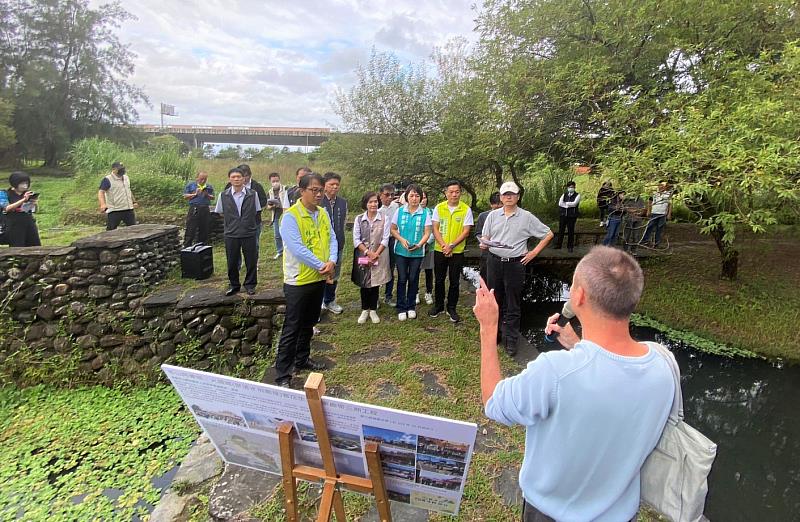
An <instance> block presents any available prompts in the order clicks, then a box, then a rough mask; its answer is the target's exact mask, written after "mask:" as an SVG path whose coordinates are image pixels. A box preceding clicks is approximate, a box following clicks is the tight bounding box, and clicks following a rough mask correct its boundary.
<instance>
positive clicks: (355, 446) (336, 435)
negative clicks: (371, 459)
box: [295, 422, 362, 453]
mask: <svg viewBox="0 0 800 522" xmlns="http://www.w3.org/2000/svg"><path fill="white" fill-rule="evenodd" d="M295 426H296V427H297V433H299V434H300V438H301V439H303V440H304V441H306V442H317V432H316V431H315V430H314V426H311V425H309V424H303V423H302V422H297V423H295ZM328 439H329V440H330V441H331V446H333V447H334V448H336V449H340V450H344V451H354V452H359V453H360V452H361V451H362V450H361V437H359V436H358V435H354V434H352V433H345V432H343V431H336V430H332V429H328Z"/></svg>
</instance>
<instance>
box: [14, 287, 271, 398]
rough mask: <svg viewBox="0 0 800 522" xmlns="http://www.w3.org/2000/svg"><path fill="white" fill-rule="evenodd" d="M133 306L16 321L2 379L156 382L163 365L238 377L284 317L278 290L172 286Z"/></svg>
mask: <svg viewBox="0 0 800 522" xmlns="http://www.w3.org/2000/svg"><path fill="white" fill-rule="evenodd" d="M131 303H135V304H136V308H134V309H133V310H111V309H110V308H109V307H108V306H104V305H100V306H96V307H95V306H91V305H88V304H86V303H83V302H82V301H73V302H71V303H70V305H69V306H70V310H71V312H70V313H69V314H68V315H66V316H64V317H61V318H60V319H54V320H49V321H48V320H43V319H41V318H37V319H36V320H34V321H33V322H31V323H28V324H25V325H23V324H17V325H16V326H15V327H14V328H13V330H12V331H11V332H8V333H7V334H6V335H5V336H3V338H2V342H1V343H0V376H2V377H3V378H4V379H5V380H10V381H13V382H16V383H18V384H23V385H27V384H35V383H36V380H37V379H41V378H42V377H46V375H47V374H45V375H39V374H33V376H32V374H31V373H30V372H29V371H28V370H29V369H30V368H31V367H32V366H31V365H32V364H33V367H37V366H42V365H47V364H49V365H50V367H52V368H53V371H55V372H67V373H66V374H64V375H61V377H63V378H69V379H70V380H71V381H73V382H84V383H104V384H112V383H114V382H117V381H119V380H120V379H123V378H124V379H131V380H142V379H143V380H155V379H159V378H161V371H160V369H159V366H160V365H161V364H162V363H170V364H176V365H180V366H185V367H188V368H196V369H199V370H210V371H215V372H222V373H232V372H236V373H238V374H243V373H247V371H248V369H251V368H253V369H255V368H254V365H255V363H256V362H257V361H258V360H259V358H260V357H262V356H264V355H266V354H267V353H269V351H270V350H271V348H272V341H273V337H274V335H275V332H277V331H280V327H281V326H282V324H283V315H284V312H285V307H284V297H283V292H282V291H280V290H265V291H263V292H260V293H258V294H256V295H254V296H248V297H243V296H241V295H235V296H230V297H229V296H225V294H224V293H223V291H222V290H221V289H219V288H212V287H200V288H194V289H189V290H186V289H184V288H182V287H176V288H168V289H163V290H160V291H158V292H155V293H152V294H150V295H148V296H146V297H144V298H142V299H138V300H134V301H131ZM37 376H38V377H37ZM0 380H2V379H0Z"/></svg>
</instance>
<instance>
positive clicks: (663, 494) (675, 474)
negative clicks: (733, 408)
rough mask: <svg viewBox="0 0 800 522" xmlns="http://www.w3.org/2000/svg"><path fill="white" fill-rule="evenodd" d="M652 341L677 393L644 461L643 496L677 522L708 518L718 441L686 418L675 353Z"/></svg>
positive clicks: (692, 521) (663, 513) (644, 499)
mask: <svg viewBox="0 0 800 522" xmlns="http://www.w3.org/2000/svg"><path fill="white" fill-rule="evenodd" d="M649 344H650V346H654V347H655V348H656V350H658V352H659V353H660V354H661V356H662V357H664V359H666V361H667V364H669V366H670V369H671V370H672V377H673V378H674V380H675V397H674V398H673V399H672V410H671V411H670V414H669V418H668V419H667V423H666V425H664V431H663V432H662V433H661V438H660V439H659V441H658V444H656V447H655V448H653V451H652V452H651V453H650V455H649V456H648V457H647V459H646V460H645V461H644V465H642V469H641V498H642V500H643V501H644V502H646V503H647V504H649V505H650V506H652V507H653V508H655V509H656V510H657V511H659V512H660V513H661V514H662V515H664V516H666V517H667V518H669V519H670V520H672V521H674V522H695V521H703V520H707V519H706V517H705V516H704V515H703V509H704V508H705V503H706V495H707V494H708V474H709V472H710V471H711V465H712V464H713V463H714V458H715V457H716V455H717V445H716V444H714V443H713V442H712V441H711V439H709V438H708V437H706V436H705V435H703V434H702V433H700V432H699V431H698V430H696V429H695V428H693V427H691V426H689V425H688V424H686V423H685V422H684V421H683V393H682V392H681V373H680V368H679V367H678V363H677V362H676V361H675V356H674V355H673V354H672V353H671V352H670V351H669V350H667V349H666V348H665V347H663V346H662V345H660V344H658V343H649Z"/></svg>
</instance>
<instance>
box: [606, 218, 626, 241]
mask: <svg viewBox="0 0 800 522" xmlns="http://www.w3.org/2000/svg"><path fill="white" fill-rule="evenodd" d="M620 223H622V219H621V218H618V217H610V218H608V231H607V232H606V238H605V239H603V244H604V245H606V246H609V245H611V246H613V245H615V244H616V243H617V233H618V232H619V225H620Z"/></svg>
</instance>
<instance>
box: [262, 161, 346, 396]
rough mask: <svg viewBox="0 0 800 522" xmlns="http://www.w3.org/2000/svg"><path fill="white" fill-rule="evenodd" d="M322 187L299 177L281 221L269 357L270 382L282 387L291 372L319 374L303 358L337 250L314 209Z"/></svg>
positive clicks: (325, 219) (319, 366)
mask: <svg viewBox="0 0 800 522" xmlns="http://www.w3.org/2000/svg"><path fill="white" fill-rule="evenodd" d="M322 187H323V181H322V176H320V175H319V174H314V173H311V174H305V175H304V176H303V177H302V178H300V182H299V184H298V187H297V193H298V194H299V198H298V200H297V203H295V204H294V205H292V206H291V207H289V208H288V209H287V210H286V211H285V212H284V213H283V216H282V217H281V224H280V232H281V238H283V293H284V296H285V298H286V316H285V319H284V323H283V331H282V332H281V340H280V342H279V343H278V353H277V356H276V358H275V370H276V377H275V382H276V384H278V385H279V386H284V387H287V388H288V387H289V386H290V385H291V381H292V371H293V370H305V369H308V370H313V371H319V370H323V369H325V365H324V364H323V363H321V362H317V361H314V360H312V359H311V358H309V354H310V353H311V337H312V336H313V335H314V325H315V324H317V322H318V321H319V310H320V306H322V296H323V293H324V292H325V283H326V281H327V280H328V279H331V278H333V274H334V270H335V269H336V261H337V257H338V256H337V254H338V251H339V249H338V246H337V242H336V234H335V233H334V231H333V227H332V226H331V220H330V217H329V216H328V213H327V211H326V210H325V209H324V208H322V207H321V206H320V203H321V202H322V191H323V188H322Z"/></svg>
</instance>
